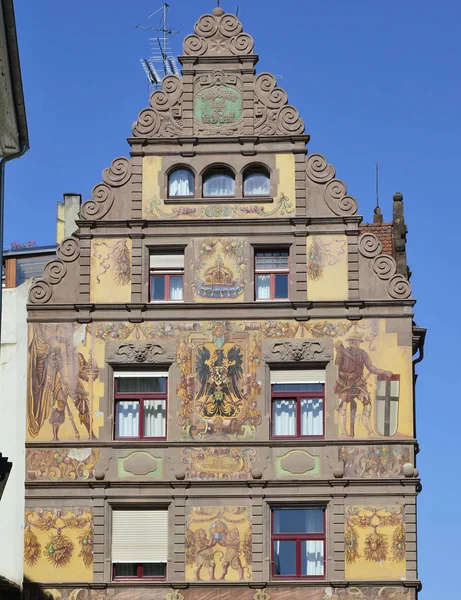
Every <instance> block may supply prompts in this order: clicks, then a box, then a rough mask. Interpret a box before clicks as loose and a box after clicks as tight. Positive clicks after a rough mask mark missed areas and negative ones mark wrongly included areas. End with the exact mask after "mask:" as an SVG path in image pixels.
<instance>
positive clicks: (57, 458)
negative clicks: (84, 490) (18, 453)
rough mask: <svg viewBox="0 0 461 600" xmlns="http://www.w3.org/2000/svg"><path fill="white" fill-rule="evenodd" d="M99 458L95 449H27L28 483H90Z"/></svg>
mask: <svg viewBox="0 0 461 600" xmlns="http://www.w3.org/2000/svg"><path fill="white" fill-rule="evenodd" d="M99 458H100V450H98V449H97V448H28V449H27V450H26V479H27V480H28V481H90V480H92V479H94V473H95V467H96V465H97V463H98V461H99Z"/></svg>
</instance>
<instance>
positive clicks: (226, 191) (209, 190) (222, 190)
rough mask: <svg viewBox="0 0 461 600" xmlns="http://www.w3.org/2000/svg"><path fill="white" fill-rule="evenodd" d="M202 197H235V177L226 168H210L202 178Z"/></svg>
mask: <svg viewBox="0 0 461 600" xmlns="http://www.w3.org/2000/svg"><path fill="white" fill-rule="evenodd" d="M203 195H204V196H206V197H215V196H235V176H234V174H233V173H232V171H231V170H230V169H227V168H226V167H212V168H211V169H208V170H207V171H206V173H205V175H204V176H203Z"/></svg>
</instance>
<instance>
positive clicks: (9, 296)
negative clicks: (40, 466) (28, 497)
mask: <svg viewBox="0 0 461 600" xmlns="http://www.w3.org/2000/svg"><path fill="white" fill-rule="evenodd" d="M30 284H31V282H29V281H27V282H26V283H24V284H23V285H21V286H19V287H18V288H12V289H5V290H3V313H2V344H1V354H0V382H1V388H0V448H1V451H2V453H3V455H4V456H7V457H8V459H9V460H10V461H11V462H12V463H13V468H12V470H11V474H10V477H9V479H8V482H7V485H6V487H5V491H4V493H3V496H2V499H1V500H0V524H1V525H0V528H1V542H0V575H1V576H3V577H5V578H6V579H9V580H10V581H13V582H15V583H17V584H22V578H23V529H24V528H23V525H24V478H25V477H24V475H25V469H24V463H25V437H26V428H25V422H26V387H27V386H26V381H27V371H26V367H25V365H26V364H27V313H26V302H27V294H28V291H29V287H30Z"/></svg>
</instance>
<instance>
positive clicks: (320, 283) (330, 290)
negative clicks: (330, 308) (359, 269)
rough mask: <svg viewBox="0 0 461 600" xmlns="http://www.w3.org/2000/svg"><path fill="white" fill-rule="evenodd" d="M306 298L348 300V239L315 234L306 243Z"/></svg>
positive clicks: (342, 236)
mask: <svg viewBox="0 0 461 600" xmlns="http://www.w3.org/2000/svg"><path fill="white" fill-rule="evenodd" d="M306 244H307V245H306V251H307V261H306V264H307V299H308V300H346V299H347V298H348V293H349V291H348V261H347V237H346V236H345V235H340V234H338V235H314V236H312V237H308V238H307V241H306Z"/></svg>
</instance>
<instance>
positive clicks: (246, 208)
mask: <svg viewBox="0 0 461 600" xmlns="http://www.w3.org/2000/svg"><path fill="white" fill-rule="evenodd" d="M142 164H143V176H142V207H143V218H145V219H235V218H239V219H241V218H248V219H260V218H264V217H290V216H295V214H296V203H295V158H294V155H293V154H277V155H276V157H275V164H276V169H277V174H278V190H277V195H276V197H275V198H273V201H272V202H267V203H264V204H263V203H258V202H251V200H249V201H248V204H246V203H233V202H232V199H231V198H227V199H225V200H223V201H221V202H220V203H214V204H213V203H205V202H204V203H202V202H200V204H199V205H198V204H187V203H184V204H177V203H174V204H167V203H165V200H164V198H162V197H161V193H160V178H161V177H163V176H164V174H163V171H162V159H161V157H159V156H145V157H144V158H143V163H142Z"/></svg>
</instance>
